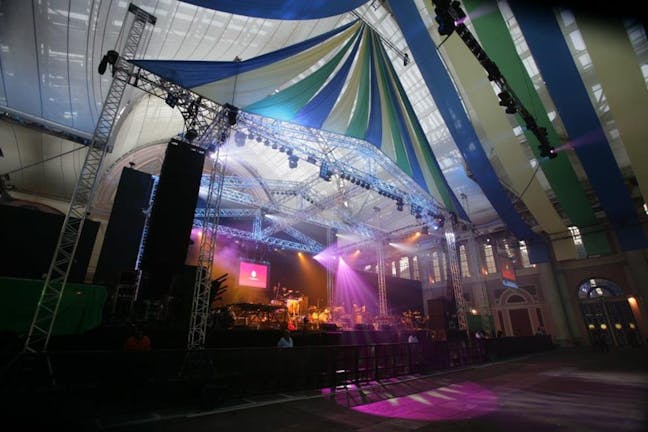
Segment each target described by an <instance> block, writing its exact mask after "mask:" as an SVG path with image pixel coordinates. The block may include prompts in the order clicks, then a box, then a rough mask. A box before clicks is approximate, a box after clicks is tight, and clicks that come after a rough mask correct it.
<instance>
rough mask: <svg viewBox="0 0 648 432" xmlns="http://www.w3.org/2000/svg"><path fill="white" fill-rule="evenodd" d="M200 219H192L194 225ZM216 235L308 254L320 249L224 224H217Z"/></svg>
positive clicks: (315, 252)
mask: <svg viewBox="0 0 648 432" xmlns="http://www.w3.org/2000/svg"><path fill="white" fill-rule="evenodd" d="M199 222H200V221H194V225H196V226H198V225H197V224H198V223H199ZM217 230H218V235H219V236H226V237H232V238H239V239H243V240H251V241H256V242H259V243H263V244H266V245H268V246H273V247H276V248H280V249H289V250H295V251H300V252H307V253H310V254H318V253H320V252H321V251H322V250H323V248H322V249H320V248H316V247H313V246H310V245H307V244H303V243H297V242H294V241H290V240H284V239H280V238H277V237H261V238H256V237H255V236H254V233H253V232H250V231H245V230H240V229H237V228H232V227H228V226H225V225H218V228H217Z"/></svg>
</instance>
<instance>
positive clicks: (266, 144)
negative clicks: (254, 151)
mask: <svg viewBox="0 0 648 432" xmlns="http://www.w3.org/2000/svg"><path fill="white" fill-rule="evenodd" d="M263 145H265V146H270V140H269V139H267V138H266V139H265V141H263Z"/></svg>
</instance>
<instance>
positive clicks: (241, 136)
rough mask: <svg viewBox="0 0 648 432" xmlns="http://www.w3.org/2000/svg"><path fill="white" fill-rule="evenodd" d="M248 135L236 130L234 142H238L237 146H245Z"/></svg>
mask: <svg viewBox="0 0 648 432" xmlns="http://www.w3.org/2000/svg"><path fill="white" fill-rule="evenodd" d="M246 138H247V137H246V136H245V134H244V133H243V132H241V131H236V133H235V134H234V142H235V143H236V146H237V147H243V146H244V145H245V139H246Z"/></svg>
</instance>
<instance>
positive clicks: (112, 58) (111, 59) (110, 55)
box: [98, 50, 119, 75]
mask: <svg viewBox="0 0 648 432" xmlns="http://www.w3.org/2000/svg"><path fill="white" fill-rule="evenodd" d="M118 59H119V53H118V52H117V51H115V50H110V51H108V52H107V53H106V54H105V55H104V56H103V58H102V59H101V61H100V62H99V68H98V72H99V75H103V74H105V73H106V68H107V67H108V65H109V64H110V65H112V66H115V63H117V60H118Z"/></svg>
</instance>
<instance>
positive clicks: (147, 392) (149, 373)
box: [0, 336, 553, 412]
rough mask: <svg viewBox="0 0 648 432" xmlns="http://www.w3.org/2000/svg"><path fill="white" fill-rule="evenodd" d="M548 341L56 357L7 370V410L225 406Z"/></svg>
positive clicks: (419, 370) (517, 351)
mask: <svg viewBox="0 0 648 432" xmlns="http://www.w3.org/2000/svg"><path fill="white" fill-rule="evenodd" d="M552 347H553V345H552V343H551V339H550V337H548V336H534V337H529V338H501V339H481V340H477V339H473V340H469V341H468V340H463V341H452V342H450V341H448V342H435V341H429V340H423V341H421V342H418V343H378V344H369V345H321V346H317V345H313V346H295V347H293V348H276V347H248V348H220V349H205V350H199V351H185V350H153V351H151V352H148V353H130V352H120V351H55V352H50V353H46V354H27V353H24V354H21V355H19V356H18V357H17V358H16V359H14V361H13V362H12V363H11V364H8V365H5V370H4V372H3V374H2V376H1V380H2V381H1V382H0V385H1V394H2V396H3V399H4V401H3V403H5V404H6V403H8V404H9V405H5V406H11V405H12V404H14V405H15V404H17V403H19V402H20V401H21V400H22V399H21V398H23V399H24V401H30V402H29V403H30V404H33V403H34V400H35V399H34V395H35V394H40V395H41V396H42V395H43V394H49V395H50V396H51V397H53V398H57V397H62V398H63V397H64V398H77V400H78V401H79V402H82V404H84V405H85V406H86V409H90V410H93V411H94V412H101V411H110V410H112V411H115V410H116V411H120V410H121V411H128V410H135V409H137V410H141V409H143V408H145V409H163V408H164V407H179V406H182V405H185V406H187V407H194V408H209V407H214V406H217V405H218V404H219V403H222V402H224V401H226V400H233V399H238V398H244V397H249V396H253V395H262V394H271V393H285V392H291V391H297V390H318V389H328V391H336V390H340V389H343V388H344V387H345V386H347V385H350V384H362V383H367V382H374V381H380V380H382V379H387V378H394V377H399V376H404V375H414V374H426V373H431V372H434V371H439V370H444V369H451V368H458V367H466V366H470V365H476V364H481V363H484V362H486V361H489V360H495V359H502V358H506V357H511V356H517V355H522V354H526V353H532V352H537V351H541V350H546V349H550V348H552Z"/></svg>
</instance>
